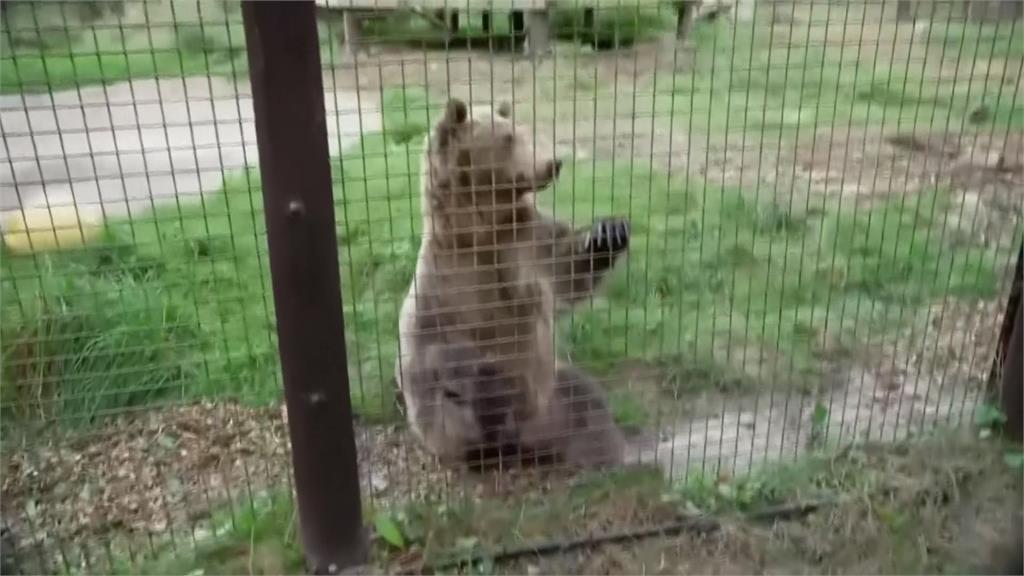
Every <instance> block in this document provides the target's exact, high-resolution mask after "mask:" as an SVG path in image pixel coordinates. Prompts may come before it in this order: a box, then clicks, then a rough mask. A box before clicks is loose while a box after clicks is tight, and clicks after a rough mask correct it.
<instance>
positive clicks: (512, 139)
mask: <svg viewBox="0 0 1024 576" xmlns="http://www.w3.org/2000/svg"><path fill="white" fill-rule="evenodd" d="M501 141H502V143H503V144H504V145H505V147H506V148H511V147H512V145H513V144H515V143H516V135H515V134H505V135H504V136H503V137H502V139H501Z"/></svg>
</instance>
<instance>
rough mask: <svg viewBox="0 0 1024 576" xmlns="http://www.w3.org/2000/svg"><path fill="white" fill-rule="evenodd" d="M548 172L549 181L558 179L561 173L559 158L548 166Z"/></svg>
mask: <svg viewBox="0 0 1024 576" xmlns="http://www.w3.org/2000/svg"><path fill="white" fill-rule="evenodd" d="M548 170H549V171H550V174H551V179H552V180H554V179H555V178H558V175H559V174H560V173H561V172H562V160H561V158H556V159H555V160H553V161H552V162H551V165H550V166H549V168H548Z"/></svg>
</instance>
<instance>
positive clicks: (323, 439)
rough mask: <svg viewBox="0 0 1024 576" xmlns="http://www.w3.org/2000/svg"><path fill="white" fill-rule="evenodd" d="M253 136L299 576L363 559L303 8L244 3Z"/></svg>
mask: <svg viewBox="0 0 1024 576" xmlns="http://www.w3.org/2000/svg"><path fill="white" fill-rule="evenodd" d="M243 17H244V20H245V37H246V43H247V45H248V55H249V74H250V81H251V83H252V94H253V108H254V111H255V119H256V137H257V142H258V143H259V159H260V174H261V175H262V183H263V199H264V210H265V218H266V222H267V242H268V244H269V251H270V271H271V276H272V281H273V289H274V306H275V308H276V316H277V335H278V348H279V351H280V355H281V371H282V374H283V376H284V388H285V402H286V404H287V408H288V431H289V434H290V436H291V446H292V463H293V466H294V475H295V490H296V493H297V499H298V507H299V523H300V534H301V537H302V546H303V550H304V552H305V555H306V563H307V568H308V569H310V570H312V571H313V572H314V573H318V574H331V573H337V572H339V571H341V570H342V569H344V568H346V567H350V566H355V565H359V564H362V563H363V562H365V560H366V556H367V546H366V538H365V534H364V531H363V522H362V514H361V500H360V494H359V473H358V469H357V464H356V446H355V437H354V433H353V427H352V406H351V400H350V397H349V386H348V368H347V362H346V351H345V326H344V319H343V317H342V304H341V283H340V275H339V272H338V248H337V239H336V235H335V229H334V226H335V221H334V207H333V202H332V195H331V168H330V155H329V152H328V145H327V124H326V112H325V110H324V96H323V78H322V76H321V70H320V49H319V41H318V38H317V26H316V17H315V14H314V4H313V2H312V1H303V2H294V1H263V2H244V3H243Z"/></svg>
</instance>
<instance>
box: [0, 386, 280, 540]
mask: <svg viewBox="0 0 1024 576" xmlns="http://www.w3.org/2000/svg"><path fill="white" fill-rule="evenodd" d="M286 455H287V433H286V431H285V429H284V427H283V425H282V423H281V420H280V418H279V413H278V411H277V410H275V409H271V408H248V407H243V406H240V405H236V404H231V403H226V404H213V403H202V404H194V405H188V406H175V407H170V408H163V409H157V410H152V411H148V412H144V413H138V414H135V415H132V416H124V417H120V418H118V419H116V420H114V421H111V422H110V423H109V424H107V425H105V426H103V427H102V428H100V429H99V430H96V431H94V432H91V433H89V434H87V435H83V436H80V437H63V438H48V439H42V440H40V439H36V441H35V442H33V444H32V445H30V446H24V447H14V446H5V448H4V453H3V471H4V474H3V486H2V495H3V501H4V515H5V520H6V521H7V522H9V523H10V524H11V526H12V528H13V530H14V532H15V534H17V535H18V537H19V538H20V539H21V544H22V545H32V544H38V545H42V546H58V547H63V546H65V545H68V544H71V543H75V542H82V541H87V540H89V539H93V538H96V537H106V536H110V535H112V534H115V533H119V532H125V533H136V534H140V535H142V534H147V535H150V536H153V535H161V534H163V533H165V532H167V531H169V530H174V529H185V528H186V526H192V528H193V529H194V527H195V523H196V522H197V521H199V520H201V519H203V518H206V517H207V516H208V515H209V513H210V512H211V509H212V507H213V506H215V505H218V504H219V505H223V503H224V502H227V501H231V500H235V499H237V498H239V497H242V496H243V495H246V494H248V495H249V496H251V495H252V494H253V493H254V492H255V491H258V490H260V489H262V488H264V487H266V486H270V485H278V484H279V483H282V482H283V480H284V479H283V477H282V474H283V473H285V472H286V471H287V469H286V468H284V467H283V466H282V464H284V463H287V460H286Z"/></svg>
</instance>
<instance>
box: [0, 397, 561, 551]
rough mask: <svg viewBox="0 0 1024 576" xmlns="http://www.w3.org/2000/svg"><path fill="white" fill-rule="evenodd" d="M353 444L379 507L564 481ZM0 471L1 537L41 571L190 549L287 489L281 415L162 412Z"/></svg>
mask: <svg viewBox="0 0 1024 576" xmlns="http://www.w3.org/2000/svg"><path fill="white" fill-rule="evenodd" d="M355 433H356V448H357V450H358V454H359V472H360V484H361V491H362V494H363V496H364V497H365V498H366V499H368V500H369V502H370V503H371V504H372V505H374V506H379V507H387V506H390V505H392V504H403V503H407V502H411V501H419V500H434V501H447V500H449V499H463V498H476V499H479V498H483V497H500V496H503V495H508V494H525V493H530V492H540V493H544V492H546V491H548V490H551V489H552V488H554V487H556V486H559V485H562V484H563V483H564V481H565V480H566V479H567V476H566V475H564V474H558V473H543V472H540V471H536V470H504V471H500V472H494V473H489V474H479V475H478V474H470V473H463V472H459V471H454V470H450V469H447V468H444V467H442V466H441V465H440V464H438V463H437V461H436V460H435V459H434V458H433V457H432V456H430V455H429V454H427V453H426V452H425V451H423V450H421V449H419V447H418V446H417V443H416V441H415V439H414V438H413V437H412V435H411V434H410V433H409V432H408V430H407V429H406V428H405V426H399V425H385V426H376V425H375V426H366V425H361V424H359V423H357V424H356V430H355ZM2 462H3V476H2V497H3V504H4V511H3V514H4V522H5V526H9V527H10V529H11V532H12V534H13V535H14V538H15V544H16V546H17V548H18V549H19V550H21V551H22V555H25V554H28V555H30V556H39V557H44V558H49V559H53V560H52V562H51V561H49V560H45V559H44V560H40V562H41V565H43V566H45V565H57V564H55V563H59V562H61V561H62V560H58V558H60V556H70V557H75V556H77V555H78V552H75V550H82V551H83V552H84V554H85V555H86V556H88V555H99V552H98V549H99V548H100V547H102V546H111V547H113V548H115V549H124V550H126V551H129V553H138V552H139V551H140V550H141V549H145V548H146V547H147V546H148V547H152V546H153V545H154V542H156V543H158V544H159V543H160V542H163V541H166V540H171V541H172V543H173V542H174V541H177V544H174V546H178V545H180V544H181V543H182V542H183V541H189V540H191V541H192V542H195V541H197V540H198V539H202V538H203V537H204V535H208V534H209V521H210V520H211V517H212V515H213V514H214V513H217V512H224V511H226V510H227V509H231V510H232V511H234V509H235V507H238V508H240V509H243V510H244V509H247V508H248V506H249V504H248V502H249V501H250V500H256V499H259V498H261V497H263V496H264V495H266V494H267V493H268V492H270V493H272V492H276V491H282V490H290V489H291V486H292V482H291V460H290V448H289V439H288V432H287V414H286V411H285V410H284V406H283V405H275V406H270V407H251V406H245V405H242V404H238V403H234V402H222V403H213V402H202V403H197V404H191V405H182V406H171V407H162V408H156V409H152V410H147V411H143V412H138V413H135V414H132V415H125V416H122V417H119V418H117V419H114V420H111V421H109V422H107V423H106V424H104V425H102V426H101V427H100V428H98V429H96V430H94V431H91V432H90V433H88V434H84V435H80V436H63V437H46V438H42V439H40V438H35V439H33V440H32V442H26V443H24V444H23V445H22V446H11V445H7V446H5V447H4V450H3V455H2ZM232 513H234V512H232ZM90 547H97V549H96V550H92V551H88V549H89V548H90ZM133 548H134V550H135V552H131V550H132V549H133ZM83 561H86V562H88V560H83Z"/></svg>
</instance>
